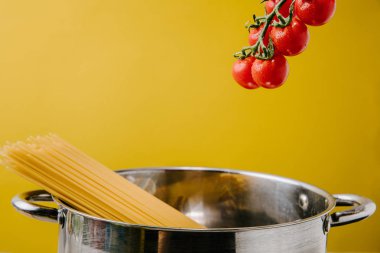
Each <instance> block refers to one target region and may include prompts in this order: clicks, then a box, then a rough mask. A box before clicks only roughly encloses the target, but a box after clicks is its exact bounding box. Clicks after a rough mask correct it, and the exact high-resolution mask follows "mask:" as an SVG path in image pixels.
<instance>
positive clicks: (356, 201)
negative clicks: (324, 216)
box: [331, 194, 376, 227]
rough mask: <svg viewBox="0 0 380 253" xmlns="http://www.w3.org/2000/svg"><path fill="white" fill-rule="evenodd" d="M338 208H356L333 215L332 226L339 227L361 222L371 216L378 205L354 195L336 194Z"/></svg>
mask: <svg viewBox="0 0 380 253" xmlns="http://www.w3.org/2000/svg"><path fill="white" fill-rule="evenodd" d="M334 198H335V199H336V206H353V207H354V208H352V209H349V210H346V211H342V212H336V213H333V214H331V226H332V227H337V226H342V225H346V224H350V223H353V222H357V221H360V220H362V219H365V218H367V217H369V216H371V215H372V214H373V213H374V212H375V210H376V204H375V203H374V202H373V201H372V200H370V199H367V198H364V197H361V196H358V195H354V194H335V195H334Z"/></svg>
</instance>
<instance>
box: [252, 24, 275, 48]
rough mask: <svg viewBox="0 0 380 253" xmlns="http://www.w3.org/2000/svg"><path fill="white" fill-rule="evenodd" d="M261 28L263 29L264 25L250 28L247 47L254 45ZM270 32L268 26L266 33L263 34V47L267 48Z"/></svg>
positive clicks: (270, 28)
mask: <svg viewBox="0 0 380 253" xmlns="http://www.w3.org/2000/svg"><path fill="white" fill-rule="evenodd" d="M263 28H264V24H262V25H261V26H260V27H258V28H252V29H251V31H250V32H249V37H248V43H249V45H251V46H253V45H255V44H256V42H257V40H258V39H259V37H260V33H261V31H262V30H263ZM271 30H272V26H269V27H268V30H267V32H266V33H265V36H264V45H265V46H268V43H269V33H270V31H271Z"/></svg>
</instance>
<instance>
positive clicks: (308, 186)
mask: <svg viewBox="0 0 380 253" xmlns="http://www.w3.org/2000/svg"><path fill="white" fill-rule="evenodd" d="M159 170H161V171H162V170H164V171H165V170H166V171H173V170H187V171H210V172H225V173H231V174H243V175H248V176H254V177H260V178H266V179H271V180H275V181H281V182H283V183H287V184H291V185H297V186H302V187H304V188H306V189H308V190H310V191H313V192H315V193H318V194H320V195H322V196H323V197H325V198H326V199H327V201H328V207H327V208H326V209H325V210H324V211H323V212H320V213H319V214H316V215H313V216H310V217H308V218H305V219H299V220H295V221H290V222H284V223H279V224H273V225H264V226H254V227H234V228H206V229H192V228H177V227H159V226H148V225H140V224H131V223H126V222H121V221H115V220H109V219H104V218H100V217H96V216H93V215H90V214H87V213H84V212H81V211H78V210H76V209H74V208H72V207H70V206H69V205H67V204H65V203H64V202H62V201H61V200H60V199H59V198H57V197H55V196H53V199H54V201H55V202H56V203H57V204H58V205H59V207H60V209H67V210H68V211H70V212H72V213H75V214H77V215H80V216H83V217H86V218H88V219H92V220H97V221H104V222H109V223H113V224H117V225H122V226H128V227H135V228H140V229H141V228H144V229H147V230H160V231H173V232H179V231H182V232H238V231H250V230H263V229H274V228H281V227H287V226H292V225H297V224H301V223H305V222H311V221H314V220H316V219H318V218H321V217H324V216H325V215H328V214H329V213H330V212H331V211H332V209H334V208H335V206H336V200H335V198H334V197H333V196H332V195H331V194H330V193H328V192H327V191H325V190H322V189H321V188H319V187H317V186H314V185H312V184H308V183H305V182H302V181H298V180H295V179H290V178H287V177H282V176H277V175H273V174H268V173H261V172H253V171H245V170H236V169H228V168H211V167H191V166H190V167H189V166H178V167H177V166H168V167H166V166H160V167H143V168H130V169H120V170H115V172H116V173H118V174H123V172H129V173H131V172H132V173H134V172H140V171H159Z"/></svg>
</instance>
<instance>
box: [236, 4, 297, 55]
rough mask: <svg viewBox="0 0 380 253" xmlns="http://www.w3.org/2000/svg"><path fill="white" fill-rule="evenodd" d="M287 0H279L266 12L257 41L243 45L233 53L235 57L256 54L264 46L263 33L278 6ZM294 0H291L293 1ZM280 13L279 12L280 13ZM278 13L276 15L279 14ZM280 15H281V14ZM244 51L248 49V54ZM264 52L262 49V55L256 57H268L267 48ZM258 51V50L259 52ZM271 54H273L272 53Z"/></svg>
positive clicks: (276, 11) (274, 15)
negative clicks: (246, 45)
mask: <svg viewBox="0 0 380 253" xmlns="http://www.w3.org/2000/svg"><path fill="white" fill-rule="evenodd" d="M286 1H287V0H281V1H280V2H279V3H278V4H277V5H276V6H275V8H274V9H273V10H272V12H271V13H269V14H267V15H266V17H265V21H264V22H263V23H264V24H265V25H264V28H263V29H262V30H261V32H260V35H259V38H258V40H257V42H256V43H255V44H254V45H252V46H248V47H244V48H243V49H242V51H241V52H237V53H235V54H234V56H235V57H236V58H239V59H244V58H246V57H248V56H256V54H257V52H258V50H259V49H260V48H261V49H264V48H266V46H265V44H264V38H265V35H266V33H267V31H268V28H269V26H270V24H271V23H272V21H273V19H274V17H276V16H277V15H278V14H279V10H280V8H281V7H282V6H283V5H284V4H285V2H286ZM294 1H295V0H293V2H294ZM280 15H281V14H280ZM280 15H278V16H280ZM281 17H282V16H281ZM246 51H250V52H249V54H248V55H247V54H246ZM265 51H266V52H264V50H263V53H264V57H261V56H257V57H256V58H260V59H270V58H268V53H267V50H265ZM259 53H260V52H259ZM272 56H273V55H272Z"/></svg>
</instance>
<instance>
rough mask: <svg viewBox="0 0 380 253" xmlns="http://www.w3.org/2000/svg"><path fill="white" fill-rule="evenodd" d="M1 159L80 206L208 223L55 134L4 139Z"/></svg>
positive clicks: (167, 222) (107, 214) (137, 217)
mask: <svg viewBox="0 0 380 253" xmlns="http://www.w3.org/2000/svg"><path fill="white" fill-rule="evenodd" d="M0 157H1V162H2V164H3V165H4V166H5V167H7V168H9V169H11V170H12V171H15V172H16V173H18V174H20V175H21V176H23V177H25V178H26V179H28V180H29V181H31V182H33V183H35V184H38V185H39V186H41V187H43V188H44V189H45V190H47V191H48V192H50V193H51V194H52V195H53V196H55V197H56V198H58V199H60V200H62V201H63V202H65V203H67V204H68V205H69V206H71V207H73V208H75V209H76V210H78V211H82V212H85V213H87V214H90V215H94V216H97V217H101V218H105V219H111V220H115V221H122V222H127V223H131V224H141V225H148V226H160V227H181V228H204V227H203V226H202V225H200V224H198V223H196V222H195V221H193V220H191V219H190V218H188V217H187V216H185V215H184V214H182V213H181V212H179V211H178V210H176V209H174V208H173V207H171V206H169V205H168V204H166V203H164V202H163V201H161V200H159V199H158V198H156V197H154V196H153V195H151V194H149V193H148V192H146V191H144V190H143V189H141V188H139V187H138V186H136V185H134V184H133V183H131V182H129V181H128V180H126V179H125V178H123V177H121V176H120V175H118V174H117V173H115V172H114V171H112V170H110V169H109V168H107V167H106V166H104V165H103V164H101V163H99V162H98V161H96V160H94V159H93V158H91V157H90V156H88V155H86V154H85V153H84V152H82V151H80V150H79V149H77V148H76V147H74V146H73V145H71V144H70V143H68V142H66V141H65V140H63V139H61V138H60V137H58V136H57V135H53V134H49V135H47V136H36V137H29V138H28V139H27V140H26V141H25V142H20V141H19V142H16V143H11V144H7V145H5V146H4V147H3V148H2V150H1V151H0Z"/></svg>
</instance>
